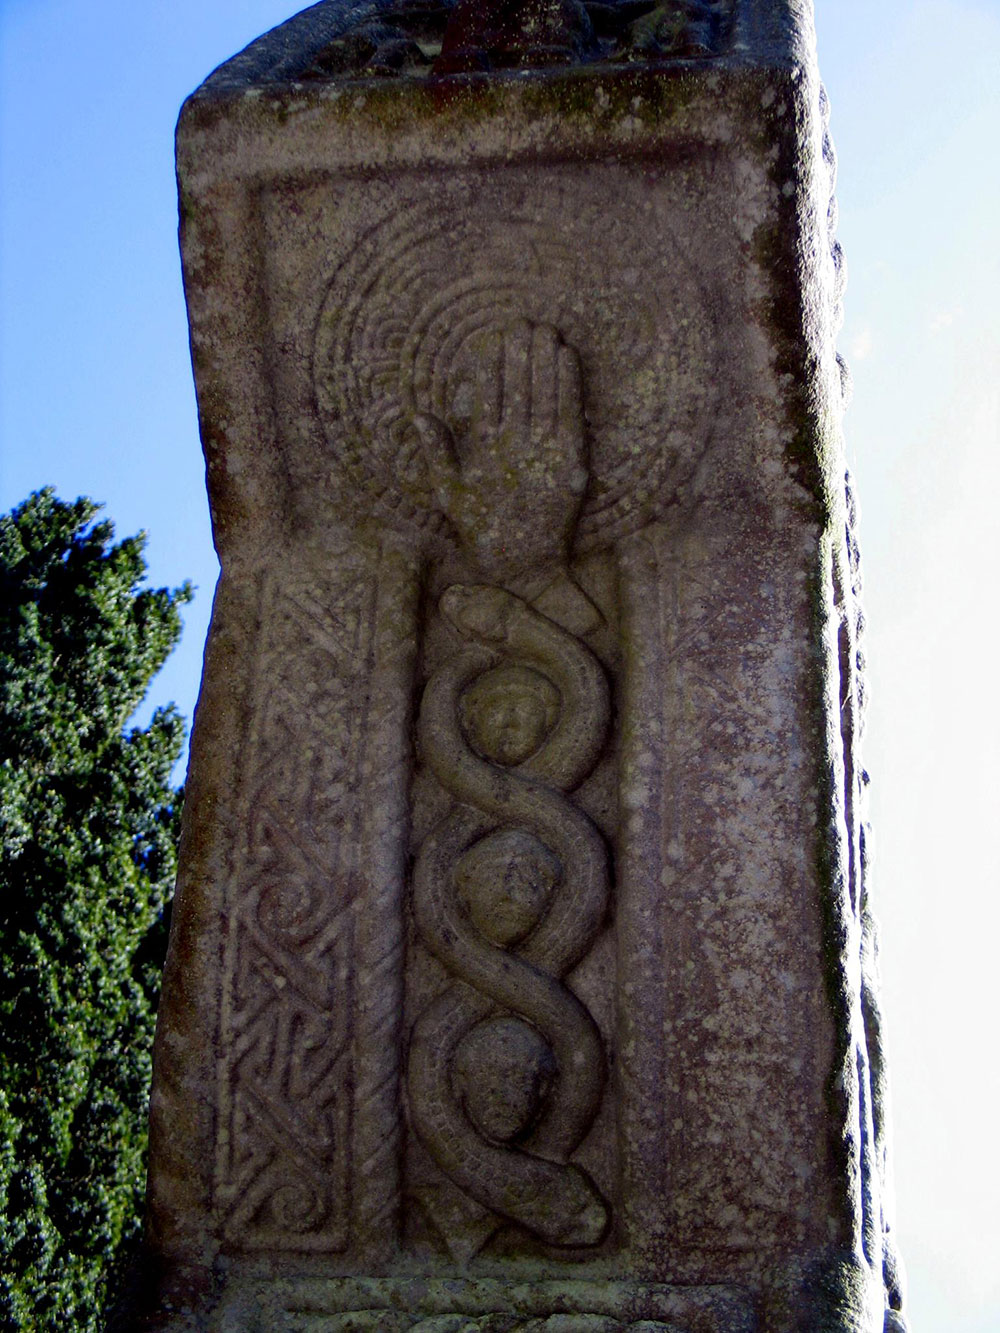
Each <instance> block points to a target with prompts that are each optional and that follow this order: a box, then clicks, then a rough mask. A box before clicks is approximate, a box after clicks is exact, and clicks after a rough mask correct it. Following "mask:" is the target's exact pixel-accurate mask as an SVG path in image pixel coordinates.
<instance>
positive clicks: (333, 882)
mask: <svg viewBox="0 0 1000 1333" xmlns="http://www.w3.org/2000/svg"><path fill="white" fill-rule="evenodd" d="M178 165H179V178H180V183H181V195H182V215H183V231H182V245H183V254H184V267H185V281H186V286H187V295H188V305H189V312H190V319H191V335H192V350H193V358H194V365H195V374H196V380H197V387H198V396H199V406H200V411H201V425H202V435H203V440H204V445H205V451H206V457H207V460H208V481H209V490H210V496H211V503H212V512H213V521H214V525H215V534H216V541H217V545H218V548H219V553H220V557H221V560H222V567H223V573H222V579H221V582H220V586H219V591H218V594H217V598H216V604H215V610H214V615H213V624H212V631H211V636H210V640H209V645H208V649H207V655H206V667H205V678H204V683H203V689H202V698H201V702H200V704H199V709H198V714H197V718H196V726H195V734H194V739H193V747H192V768H191V776H190V780H189V786H188V794H187V804H186V814H185V819H186V825H185V833H184V842H183V848H182V858H183V867H184V869H183V874H182V876H181V882H180V886H179V895H178V900H177V906H176V911H175V921H174V928H173V934H172V939H171V947H170V957H169V961H168V968H167V975H166V979H165V989H164V997H163V1003H162V1008H161V1016H160V1028H159V1034H158V1047H157V1058H156V1078H155V1086H154V1095H153V1107H152V1150H151V1167H150V1228H149V1235H150V1252H151V1258H150V1266H149V1274H150V1278H149V1284H148V1285H149V1293H148V1300H147V1304H146V1308H145V1309H144V1310H137V1311H136V1312H135V1314H134V1316H132V1325H131V1326H133V1327H144V1328H149V1329H152V1328H163V1329H172V1330H178V1331H179V1330H181V1329H188V1330H195V1329H198V1330H208V1329H213V1330H214V1329H219V1330H223V1329H225V1330H231V1331H232V1333H235V1331H236V1330H251V1329H253V1330H256V1329H265V1328H266V1329H268V1330H271V1329H278V1330H288V1331H289V1333H291V1331H292V1330H300V1329H302V1330H305V1329H309V1330H318V1329H322V1330H324V1331H327V1333H347V1331H348V1330H355V1329H358V1330H360V1329H372V1330H376V1329H377V1330H386V1331H387V1333H391V1331H392V1330H395V1329H410V1328H414V1329H421V1330H425V1333H430V1331H431V1330H434V1333H458V1330H484V1333H485V1331H487V1330H489V1331H490V1333H508V1331H509V1330H514V1329H518V1330H532V1331H533V1333H541V1331H542V1330H547V1331H548V1333H556V1331H557V1330H558V1331H560V1333H563V1331H565V1333H591V1331H593V1333H598V1331H599V1333H605V1330H615V1331H616V1333H617V1330H621V1329H633V1330H643V1331H644V1333H652V1331H653V1330H659V1333H800V1331H802V1333H804V1331H805V1330H809V1331H810V1333H817V1331H818V1330H831V1331H832V1330H838V1331H839V1330H844V1331H847V1330H851V1331H852V1333H879V1331H880V1330H881V1329H882V1327H883V1322H884V1321H885V1326H886V1328H893V1329H898V1328H901V1327H903V1325H902V1322H901V1316H898V1317H897V1316H896V1315H895V1314H887V1313H886V1312H887V1310H888V1309H889V1307H893V1309H895V1308H898V1307H899V1305H900V1303H901V1292H900V1290H899V1279H898V1276H897V1274H898V1265H897V1262H896V1259H895V1256H894V1253H893V1250H892V1244H891V1238H890V1235H889V1218H888V1212H887V1203H886V1191H885V1180H886V1140H885V1114H884V1104H883V1102H884V1088H883V1085H884V1072H883V1060H882V1048H881V1039H880V1021H879V1014H878V1007H877V985H876V974H875V936H874V927H873V925H872V922H871V917H870V913H869V909H868V903H867V897H866V888H865V882H864V873H865V860H864V834H863V774H862V771H861V769H860V766H859V763H858V760H857V755H856V746H857V735H858V731H859V728H860V716H861V706H862V702H863V698H862V692H863V685H862V680H861V676H860V662H861V657H860V649H859V646H858V634H859V630H860V623H861V622H860V613H859V611H858V605H857V594H858V584H859V574H858V564H857V551H856V546H855V542H854V536H853V510H852V504H853V502H852V499H851V497H850V494H849V492H848V491H847V489H846V488H845V475H844V465H843V455H842V447H841V440H840V435H839V416H840V411H841V406H842V402H841V398H842V384H841V381H842V374H841V367H840V365H839V363H838V361H837V359H836V357H835V354H834V350H833V338H834V334H835V332H836V327H837V324H838V321H839V300H840V289H841V263H840V256H839V250H838V248H837V247H836V244H835V241H834V239H833V235H832V228H833V217H834V208H833V205H832V188H833V154H832V149H831V147H830V143H829V139H828V136H827V133H826V113H825V106H824V101H823V96H822V93H821V90H820V88H819V84H818V81H817V77H816V72H815V68H814V64H813V57H812V32H811V20H810V15H809V11H808V6H807V5H806V4H804V3H792V2H791V0H770V2H765V0H715V2H714V3H709V0H687V2H685V3H680V2H670V3H664V4H662V5H659V6H656V5H654V4H646V3H632V2H631V0H629V3H626V4H620V5H614V4H603V3H602V4H583V3H578V0H520V3H514V0H506V2H504V3H500V0H490V2H489V3H486V2H485V0H459V3H457V4H455V5H453V6H448V5H444V4H439V3H427V4H413V5H405V4H400V3H393V4H391V5H389V4H386V5H377V4H360V5H355V6H347V5H344V4H341V3H337V0H326V2H325V3H322V4H319V5H316V6H314V7H313V8H312V9H310V10H307V11H305V13H303V14H301V15H299V16H298V17H297V18H295V19H293V20H291V21H290V22H289V23H287V24H285V25H283V27H281V28H279V29H277V30H275V32H273V33H271V34H268V35H267V36H266V37H264V38H262V39H260V41H259V42H257V43H254V44H253V45H252V46H251V47H250V48H248V50H247V51H246V52H244V53H243V54H242V55H240V56H237V57H236V58H235V59H234V60H232V61H231V62H229V63H228V64H227V65H224V66H223V67H222V68H221V69H220V70H219V71H217V72H216V73H215V74H214V75H212V77H211V78H210V79H209V80H208V81H207V82H206V83H205V85H203V87H202V88H201V89H199V91H198V92H197V93H196V94H195V95H194V96H193V97H192V98H191V99H190V100H189V102H188V103H187V105H186V106H185V109H184V112H183V113H182V117H181V122H180V126H179V132H178ZM894 1320H895V1321H896V1322H893V1321H894Z"/></svg>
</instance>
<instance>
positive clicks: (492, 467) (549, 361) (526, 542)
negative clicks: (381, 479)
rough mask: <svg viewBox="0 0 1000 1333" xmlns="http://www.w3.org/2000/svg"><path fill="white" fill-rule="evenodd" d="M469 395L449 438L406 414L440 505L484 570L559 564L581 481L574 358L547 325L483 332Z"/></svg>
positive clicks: (439, 425) (440, 428)
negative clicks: (459, 426) (462, 420)
mask: <svg viewBox="0 0 1000 1333" xmlns="http://www.w3.org/2000/svg"><path fill="white" fill-rule="evenodd" d="M469 389H470V391H471V392H470V395H469V397H470V400H471V401H470V403H469V406H470V408H471V411H470V415H469V419H468V424H467V426H466V428H465V429H464V430H462V431H459V432H456V434H453V433H452V431H451V430H450V429H449V427H448V426H447V425H446V423H445V422H444V421H442V420H441V419H440V418H439V417H436V416H431V415H430V414H428V413H423V412H421V413H417V414H415V416H414V424H415V426H416V429H417V431H418V433H419V435H420V441H421V444H422V447H423V451H424V456H425V458H426V460H427V466H428V469H429V472H430V476H431V482H432V485H433V487H434V490H435V492H436V494H437V497H438V501H439V503H440V505H441V508H442V509H443V510H444V512H445V513H446V514H447V515H448V517H449V518H450V519H451V521H452V522H453V523H454V525H455V528H456V530H457V533H458V536H459V540H460V541H461V543H462V545H463V546H464V547H465V548H466V549H467V550H468V551H469V552H470V554H473V555H474V557H475V558H476V560H477V562H478V564H479V565H480V567H481V568H482V569H483V570H484V571H485V572H489V573H491V574H494V575H497V576H499V577H501V578H502V577H504V576H509V575H510V574H512V573H519V572H523V571H526V570H530V569H534V568H537V567H539V566H544V565H551V564H554V565H562V564H565V563H566V560H567V556H568V550H569V543H570V540H571V537H572V533H573V527H574V524H575V522H576V517H577V513H578V512H579V508H580V503H581V500H582V498H583V492H584V489H585V488H586V484H587V467H586V440H585V432H584V415H583V395H582V390H581V384H580V362H579V358H578V357H577V354H576V352H575V351H574V350H573V349H572V348H571V347H567V346H566V345H565V343H564V342H563V341H562V338H561V337H560V335H559V333H558V331H557V330H556V329H554V328H551V327H550V326H548V325H545V324H535V325H533V324H530V323H529V322H528V321H527V320H524V319H521V320H518V321H516V322H515V323H514V324H511V325H509V326H507V327H506V328H495V329H491V330H489V331H487V332H486V333H484V334H483V337H482V343H481V346H480V348H479V349H478V358H477V362H476V367H475V374H474V379H473V382H472V383H471V384H470V385H469ZM456 435H457V438H456Z"/></svg>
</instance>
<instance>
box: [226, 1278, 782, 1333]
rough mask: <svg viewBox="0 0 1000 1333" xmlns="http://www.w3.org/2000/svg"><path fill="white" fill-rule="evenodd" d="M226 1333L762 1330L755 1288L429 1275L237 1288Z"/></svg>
mask: <svg viewBox="0 0 1000 1333" xmlns="http://www.w3.org/2000/svg"><path fill="white" fill-rule="evenodd" d="M214 1327H215V1328H216V1329H217V1330H218V1333H265V1330H267V1331H268V1333H270V1331H271V1330H274V1333H300V1330H301V1331H302V1333H304V1331H305V1330H309V1331H310V1333H319V1331H320V1330H322V1333H368V1331H369V1330H370V1331H371V1333H397V1331H398V1333H403V1330H406V1331H407V1333H408V1330H410V1329H414V1330H420V1333H458V1331H459V1330H461V1333H623V1330H636V1331H638V1333H754V1330H755V1329H756V1328H757V1322H756V1316H755V1313H754V1309H753V1304H752V1302H751V1301H750V1300H749V1298H748V1297H747V1295H746V1293H744V1292H740V1291H739V1290H736V1289H733V1288H727V1287H723V1286H716V1287H710V1286H709V1287H701V1288H682V1287H669V1286H663V1285H655V1284H650V1283H645V1284H643V1283H626V1282H581V1281H575V1282H523V1281H522V1282H516V1281H515V1282H498V1281H490V1280H488V1279H487V1280H479V1281H476V1282H468V1281H466V1282H462V1281H448V1282H442V1281H434V1280H426V1279H419V1280H415V1279H406V1278H403V1279H395V1280H385V1279H371V1278H369V1279H356V1278H348V1279H343V1280H340V1281H337V1280H333V1281H330V1280H327V1281H315V1280H314V1281H311V1282H310V1281H302V1280H300V1281H297V1282H277V1283H269V1284H258V1285H256V1286H255V1285H254V1284H252V1283H246V1284H245V1285H243V1286H242V1287H240V1286H236V1287H235V1288H234V1289H233V1290H232V1291H231V1292H230V1294H229V1296H228V1297H227V1299H226V1301H225V1302H224V1303H223V1305H222V1306H221V1307H220V1309H219V1310H218V1312H217V1315H216V1321H215V1324H214Z"/></svg>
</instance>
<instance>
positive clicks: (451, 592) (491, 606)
mask: <svg viewBox="0 0 1000 1333" xmlns="http://www.w3.org/2000/svg"><path fill="white" fill-rule="evenodd" d="M516 604H517V600H516V598H514V597H512V596H511V594H510V593H509V592H504V590H503V589H502V588H494V587H491V586H490V585H489V584H485V583H453V584H452V586H451V587H450V588H448V589H446V590H445V592H444V593H443V594H442V597H441V610H442V612H443V613H444V615H445V616H446V617H447V619H448V620H450V621H451V623H452V624H453V625H454V627H455V628H456V629H457V630H458V632H459V634H462V635H464V636H465V637H466V638H476V639H481V640H484V641H485V642H486V643H494V644H501V643H503V642H504V640H505V639H506V637H507V626H508V621H509V619H510V614H511V611H512V610H513V609H514V607H515V606H516Z"/></svg>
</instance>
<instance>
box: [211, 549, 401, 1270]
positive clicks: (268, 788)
mask: <svg viewBox="0 0 1000 1333" xmlns="http://www.w3.org/2000/svg"><path fill="white" fill-rule="evenodd" d="M374 596H375V579H374V577H373V572H372V571H370V570H367V571H366V570H365V569H364V568H363V567H362V565H361V562H360V561H358V560H357V559H356V558H355V559H353V560H351V559H350V558H349V557H346V558H344V560H343V562H342V563H341V564H339V565H338V567H337V568H336V570H332V569H323V570H320V569H318V568H316V567H308V566H305V565H301V564H296V562H295V561H294V560H293V559H292V558H291V557H289V558H287V559H286V560H285V562H284V563H283V566H282V568H281V572H280V573H279V574H278V575H276V576H274V577H271V578H269V579H267V580H266V581H265V582H264V584H263V587H262V591H261V601H260V605H259V622H258V623H259V630H258V632H259V636H260V641H259V642H260V646H259V649H258V652H257V660H256V668H255V671H254V676H253V679H254V688H255V691H256V697H255V698H254V699H253V701H252V704H251V708H250V711H249V716H250V718H251V725H250V730H249V732H248V734H247V737H246V740H245V743H244V747H243V754H242V756H241V762H240V767H239V772H238V776H237V779H236V781H237V782H238V784H239V787H240V788H241V797H242V799H241V802H240V805H239V813H238V815H237V826H236V839H235V842H236V854H235V862H234V867H233V872H232V877H231V880H230V883H229V886H228V892H227V894H226V903H225V907H224V913H225V915H224V922H223V929H224V946H223V987H222V997H221V1012H220V1029H219V1046H218V1049H219V1051H220V1056H219V1063H218V1094H217V1095H218V1110H217V1127H216V1161H215V1178H214V1191H213V1194H214V1197H213V1205H214V1206H213V1211H214V1212H215V1214H216V1220H217V1224H218V1226H219V1230H220V1239H221V1242H222V1244H223V1246H224V1247H226V1248H234V1249H238V1250H244V1251H247V1250H249V1251H255V1250H262V1249H268V1250H272V1251H274V1250H293V1251H319V1252H324V1251H325V1252H330V1251H340V1250H343V1249H345V1248H346V1246H347V1244H348V1240H349V1230H350V1216H349V1207H350V1188H349V1182H350V1160H351V1145H350V1134H351V1122H352V1108H351V1104H350V1097H351V1091H350V1090H351V1085H352V1063H353V1059H354V1053H353V1035H354V1034H353V1030H352V1029H353V1023H354V1021H355V1019H354V1017H353V1010H354V1001H353V995H352V991H353V986H354V975H353V972H354V969H353V967H352V955H353V954H354V951H355V947H356V946H355V941H354V934H355V911H354V904H355V900H356V898H357V895H358V889H359V885H358V877H357V872H356V861H355V858H356V855H357V853H356V848H357V845H358V829H359V826H360V823H361V785H362V781H363V775H362V763H361V758H362V749H361V747H362V743H363V737H364V735H365V731H366V728H367V726H368V696H367V694H366V693H365V692H364V691H361V690H359V689H358V686H359V685H360V683H361V682H362V680H363V679H364V677H365V675H366V674H368V673H369V671H370V665H371V664H370V660H369V659H370V654H371V647H372V639H373V632H374V618H375V613H376V608H375V601H374Z"/></svg>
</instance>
